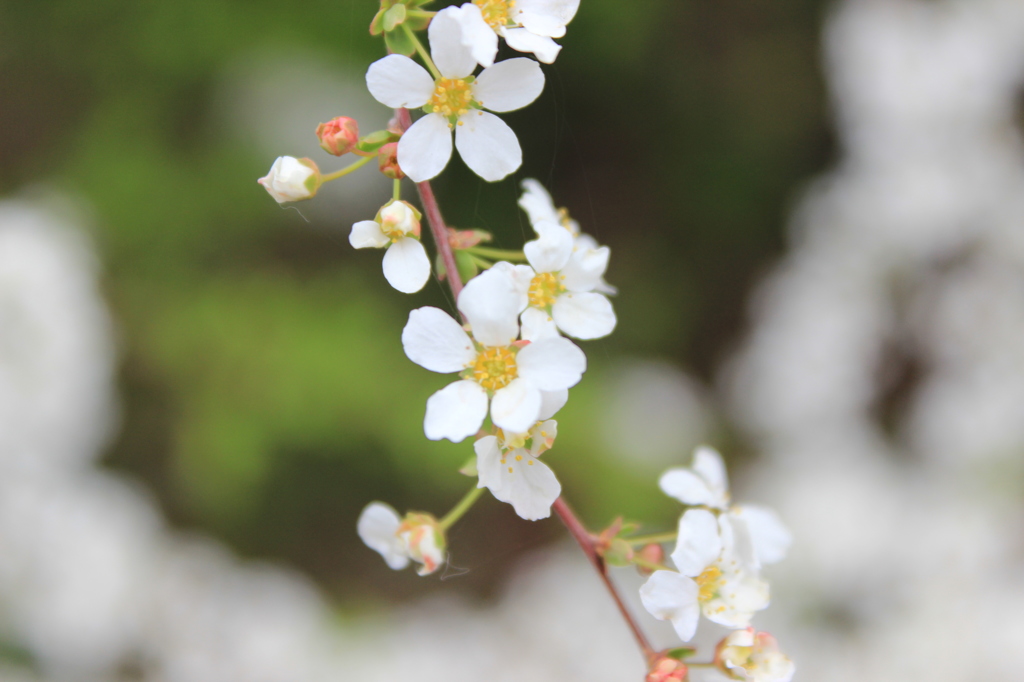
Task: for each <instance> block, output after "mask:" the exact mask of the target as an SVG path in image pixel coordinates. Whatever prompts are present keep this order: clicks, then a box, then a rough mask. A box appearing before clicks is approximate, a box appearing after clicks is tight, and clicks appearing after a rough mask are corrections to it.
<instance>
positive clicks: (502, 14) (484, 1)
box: [473, 0, 516, 30]
mask: <svg viewBox="0 0 1024 682" xmlns="http://www.w3.org/2000/svg"><path fill="white" fill-rule="evenodd" d="M473 4H474V5H476V6H477V7H479V8H480V13H481V14H483V15H484V21H486V22H487V23H488V24H489V25H490V27H491V28H493V29H494V30H498V28H499V27H501V26H508V25H509V24H510V23H511V22H510V21H509V17H508V13H509V10H511V9H512V8H513V7H515V6H516V0H473Z"/></svg>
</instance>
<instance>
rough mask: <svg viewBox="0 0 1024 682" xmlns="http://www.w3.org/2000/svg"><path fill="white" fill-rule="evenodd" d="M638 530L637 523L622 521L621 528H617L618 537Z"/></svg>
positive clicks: (638, 525)
mask: <svg viewBox="0 0 1024 682" xmlns="http://www.w3.org/2000/svg"><path fill="white" fill-rule="evenodd" d="M638 530H640V524H639V523H633V522H632V521H630V522H629V523H624V524H622V528H620V529H619V537H623V536H625V535H632V534H633V533H635V532H637V531H638Z"/></svg>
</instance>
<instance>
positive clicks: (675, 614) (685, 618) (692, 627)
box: [640, 571, 700, 642]
mask: <svg viewBox="0 0 1024 682" xmlns="http://www.w3.org/2000/svg"><path fill="white" fill-rule="evenodd" d="M698 591H699V590H698V588H697V583H695V582H694V581H693V580H691V579H689V578H687V577H686V576H683V575H680V574H678V573H676V572H675V571H655V572H654V573H653V574H652V575H651V577H650V578H648V579H647V582H645V583H644V584H643V586H642V587H641V588H640V601H641V602H642V603H643V605H644V608H645V609H647V612H648V613H650V614H651V615H652V616H654V617H655V618H657V619H658V620H671V621H672V627H674V628H675V630H676V634H677V635H679V638H680V639H681V640H683V641H684V642H689V641H690V640H691V639H693V635H694V634H695V633H696V632H697V620H698V619H699V618H700V607H699V605H698V603H697V593H698Z"/></svg>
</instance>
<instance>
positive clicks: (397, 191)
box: [392, 179, 402, 201]
mask: <svg viewBox="0 0 1024 682" xmlns="http://www.w3.org/2000/svg"><path fill="white" fill-rule="evenodd" d="M392 196H393V197H394V198H395V201H398V200H399V199H401V198H402V181H401V180H397V179H396V180H395V184H394V191H393V194H392Z"/></svg>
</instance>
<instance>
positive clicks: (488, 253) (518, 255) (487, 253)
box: [466, 246, 526, 261]
mask: <svg viewBox="0 0 1024 682" xmlns="http://www.w3.org/2000/svg"><path fill="white" fill-rule="evenodd" d="M466 251H468V252H469V253H471V254H474V255H477V256H483V257H484V258H496V259H498V260H515V261H525V260H526V256H525V255H524V254H523V252H522V251H513V250H512V249H492V248H490V247H487V246H471V247H469V248H468V249H466Z"/></svg>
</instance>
